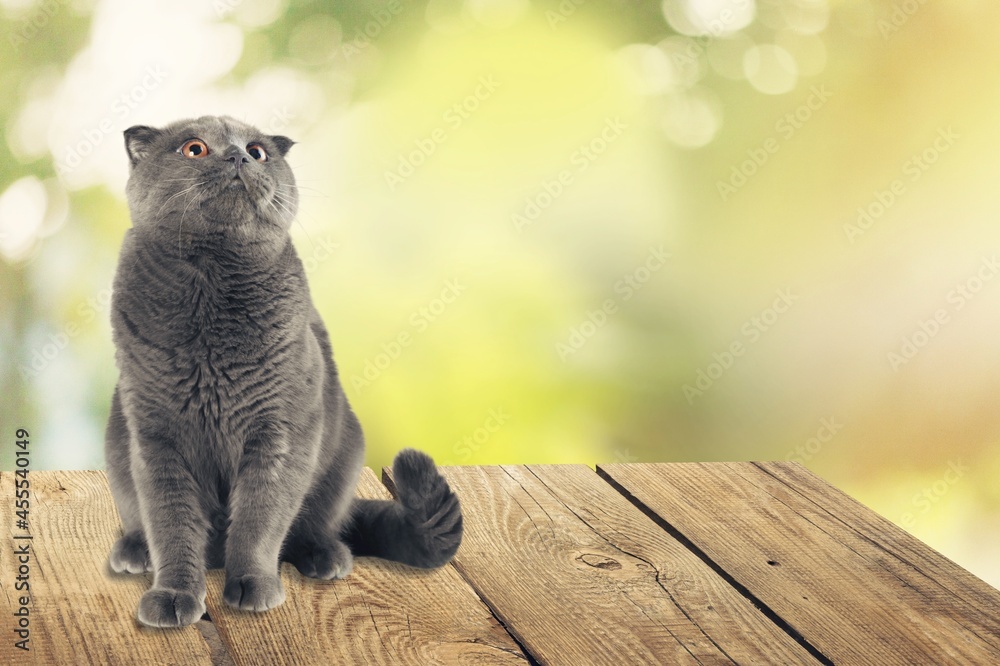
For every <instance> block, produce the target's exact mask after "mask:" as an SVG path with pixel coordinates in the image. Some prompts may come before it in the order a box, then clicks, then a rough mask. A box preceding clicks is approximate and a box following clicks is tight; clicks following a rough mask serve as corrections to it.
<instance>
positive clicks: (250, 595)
mask: <svg viewBox="0 0 1000 666" xmlns="http://www.w3.org/2000/svg"><path fill="white" fill-rule="evenodd" d="M222 598H223V599H224V600H225V602H226V603H227V604H229V605H230V606H233V607H235V608H239V609H240V610H250V611H266V610H270V609H271V608H274V607H275V606H280V605H281V604H282V603H283V602H284V601H285V587H284V586H283V585H282V584H281V579H280V578H278V577H277V576H262V575H247V576H234V577H232V578H229V579H227V580H226V587H225V588H224V589H223V590H222Z"/></svg>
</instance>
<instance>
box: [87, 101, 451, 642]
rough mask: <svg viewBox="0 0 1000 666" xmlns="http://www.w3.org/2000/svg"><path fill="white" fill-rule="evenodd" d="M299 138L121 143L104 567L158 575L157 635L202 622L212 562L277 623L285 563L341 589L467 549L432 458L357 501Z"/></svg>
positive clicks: (209, 128)
mask: <svg viewBox="0 0 1000 666" xmlns="http://www.w3.org/2000/svg"><path fill="white" fill-rule="evenodd" d="M292 144H293V142H292V141H291V140H290V139H288V138H286V137H283V136H269V135H267V134H265V133H263V132H261V131H259V130H257V129H255V128H253V127H251V126H249V125H246V124H244V123H241V122H239V121H237V120H234V119H232V118H228V117H212V116H206V117H203V118H198V119H196V120H184V121H179V122H176V123H173V124H171V125H169V126H167V127H165V128H163V129H154V128H151V127H145V126H136V127H132V128H130V129H128V130H126V132H125V146H126V150H127V152H128V156H129V159H130V162H131V167H130V177H129V181H128V185H127V187H126V193H127V197H128V204H129V210H130V213H131V216H132V223H133V226H132V228H131V229H130V230H129V231H128V232H126V235H125V239H124V242H123V244H122V248H121V255H120V258H119V264H118V270H117V273H116V276H115V282H114V296H113V299H112V312H111V320H112V327H113V331H114V342H115V347H116V362H117V365H118V368H119V372H120V375H119V379H118V385H117V387H116V388H115V392H114V397H113V399H112V405H111V414H110V418H109V420H108V427H107V435H106V442H105V444H106V457H107V464H108V480H109V482H110V484H111V490H112V494H113V496H114V500H115V505H116V507H117V509H118V513H119V516H120V517H121V521H122V527H123V536H122V537H121V538H120V539H119V540H118V542H117V543H116V544H115V545H114V548H113V549H112V551H111V556H110V558H109V564H110V566H111V568H112V569H113V570H114V571H115V572H118V573H122V572H130V573H139V572H145V571H152V572H153V574H154V577H153V586H152V588H151V589H149V590H148V591H147V592H146V593H145V594H143V596H142V599H141V600H140V602H139V610H138V619H139V621H140V622H141V623H143V624H145V625H149V626H154V627H177V626H184V625H188V624H191V623H193V622H195V621H196V620H198V619H199V618H200V617H201V616H202V614H203V613H204V611H205V592H206V587H205V570H206V567H208V568H217V567H224V568H225V571H226V583H225V589H224V592H223V597H224V599H225V601H226V603H228V604H230V605H232V606H235V607H237V608H241V609H245V610H254V611H264V610H267V609H270V608H273V607H275V606H277V605H279V604H280V603H282V601H284V599H285V592H284V588H283V586H282V583H281V579H280V578H279V576H278V570H279V565H280V562H281V561H288V562H291V563H292V564H294V565H295V567H296V568H298V570H299V571H300V572H301V573H302V574H303V575H305V576H310V577H313V578H321V579H333V578H342V577H344V576H346V575H347V574H348V573H350V571H351V567H352V562H353V556H355V555H371V556H376V557H382V558H386V559H390V560H394V561H397V562H403V563H405V564H408V565H411V566H415V567H425V568H431V567H438V566H441V565H443V564H445V563H446V562H447V561H448V560H449V559H451V557H452V556H453V555H454V554H455V552H456V550H457V549H458V546H459V543H460V542H461V538H462V513H461V508H460V506H459V502H458V498H457V497H456V496H455V494H454V493H453V492H452V490H451V489H450V488H449V486H448V484H447V482H446V481H445V480H444V478H443V477H442V476H441V475H440V474H439V473H438V471H437V469H436V467H435V466H434V462H433V461H432V460H431V459H430V457H428V456H427V455H425V454H423V453H420V452H417V451H414V450H412V449H406V450H403V451H401V452H400V453H399V454H398V455H397V456H396V459H395V460H394V461H393V471H394V473H395V480H396V487H397V495H398V498H399V501H398V502H395V501H390V500H365V499H358V498H355V497H354V490H355V487H356V484H357V479H358V475H359V473H360V470H361V467H362V465H363V459H364V453H363V452H364V439H363V436H362V432H361V426H360V425H359V423H358V419H357V417H356V416H355V415H354V412H353V411H352V410H351V407H350V406H349V405H348V403H347V397H346V396H345V394H344V391H343V388H342V387H341V384H340V380H339V377H338V374H337V367H336V365H335V364H334V362H333V356H332V351H331V348H330V340H329V336H328V335H327V332H326V329H325V327H324V326H323V322H322V321H321V320H320V316H319V314H318V312H317V311H316V308H315V307H314V306H313V304H312V302H311V299H310V295H309V288H308V285H307V283H306V276H305V273H304V271H303V267H302V262H301V261H300V260H299V257H298V255H297V254H296V252H295V249H294V248H293V246H292V242H291V239H290V237H289V234H288V230H289V227H290V226H291V224H292V221H293V217H294V215H295V212H296V210H297V202H298V195H297V190H296V185H295V179H294V177H293V176H292V171H291V168H290V167H289V165H288V163H287V162H286V161H285V159H284V158H285V155H286V153H287V152H288V150H289V148H291V146H292Z"/></svg>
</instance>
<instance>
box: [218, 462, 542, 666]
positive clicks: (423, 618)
mask: <svg viewBox="0 0 1000 666" xmlns="http://www.w3.org/2000/svg"><path fill="white" fill-rule="evenodd" d="M358 494H359V495H360V496H362V497H368V498H386V499H388V498H389V497H390V495H389V493H388V491H387V490H386V489H385V487H384V486H382V484H380V483H379V481H378V479H377V478H376V477H375V475H374V474H373V473H372V471H371V470H370V469H368V468H365V470H363V473H362V476H361V481H360V483H359V485H358ZM281 575H282V581H283V583H284V585H285V592H286V597H287V598H286V600H285V603H284V604H282V605H281V606H278V607H277V608H274V609H272V610H270V611H267V612H266V613H260V614H257V613H248V612H244V611H238V610H234V609H232V608H230V607H229V606H227V605H225V603H224V602H223V601H222V586H223V581H224V576H223V572H222V571H213V572H210V576H209V592H208V601H207V604H208V607H209V611H208V612H209V615H210V616H211V617H212V620H213V622H214V624H215V626H216V628H217V630H218V632H219V636H220V638H221V639H222V641H223V643H225V645H226V646H227V648H228V650H229V654H230V656H231V657H232V658H233V661H234V663H236V664H269V665H271V664H274V665H279V664H289V665H291V664H295V665H296V666H297V665H299V664H415V665H425V664H526V663H527V660H526V659H525V657H524V655H523V654H522V653H521V651H520V649H519V648H518V647H517V644H516V643H515V642H514V641H513V640H512V639H511V637H510V636H509V635H508V634H507V633H506V632H505V631H504V630H503V627H501V626H500V624H499V623H498V622H497V621H496V619H495V618H494V617H493V616H492V615H491V614H490V611H489V609H488V608H487V607H486V606H485V605H483V603H482V602H481V601H480V600H479V599H478V598H477V597H476V594H475V593H474V592H473V591H472V589H471V588H470V587H469V586H468V584H467V583H465V581H463V580H462V578H461V576H459V575H458V572H456V571H455V569H454V568H453V567H451V566H450V565H449V566H446V567H443V568H441V569H437V570H433V571H420V570H416V569H412V568H410V567H406V566H403V565H399V564H394V563H390V562H384V561H382V560H377V559H374V558H358V559H357V560H356V561H355V564H354V570H353V572H352V573H351V574H350V575H349V576H348V577H347V578H345V579H343V580H337V581H319V580H314V579H311V578H305V577H303V576H302V575H301V574H299V573H298V571H296V570H295V568H294V567H292V566H291V565H289V564H283V565H282V572H281Z"/></svg>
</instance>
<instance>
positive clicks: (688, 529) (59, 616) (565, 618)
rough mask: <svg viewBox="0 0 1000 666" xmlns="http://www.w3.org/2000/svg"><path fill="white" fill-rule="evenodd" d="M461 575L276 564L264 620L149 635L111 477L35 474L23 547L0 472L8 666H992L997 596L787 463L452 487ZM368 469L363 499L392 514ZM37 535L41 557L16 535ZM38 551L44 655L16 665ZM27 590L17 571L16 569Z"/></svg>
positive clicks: (33, 611) (2, 633)
mask: <svg viewBox="0 0 1000 666" xmlns="http://www.w3.org/2000/svg"><path fill="white" fill-rule="evenodd" d="M442 470H443V473H444V475H445V476H446V477H447V479H448V481H449V483H451V484H452V487H453V488H454V489H455V491H456V493H457V494H458V496H459V498H460V500H461V502H462V507H463V511H464V514H465V530H466V531H465V538H464V541H463V543H462V547H461V548H460V549H459V551H458V554H457V555H456V557H455V560H454V562H453V563H452V564H450V565H448V566H446V567H444V568H441V569H438V570H435V571H418V570H414V569H410V568H407V567H405V566H402V565H396V564H392V563H386V562H382V561H379V560H374V559H369V558H359V559H358V561H357V562H356V564H355V567H354V571H353V573H352V574H351V575H350V576H348V577H347V578H346V579H344V580H339V581H315V580H312V579H306V578H303V577H302V576H300V575H299V573H298V572H297V571H295V569H294V568H292V567H291V566H290V565H287V564H285V565H283V568H282V577H283V580H284V584H285V589H286V592H287V600H286V601H285V603H284V604H283V605H281V606H279V607H278V608H275V609H272V610H270V611H268V612H266V613H261V614H257V613H248V612H242V611H237V610H234V609H232V608H230V607H228V606H226V605H225V604H224V603H223V602H222V583H223V578H222V576H223V573H222V572H221V571H212V572H210V574H209V584H208V598H207V600H206V604H207V606H208V613H207V617H206V618H203V619H202V620H201V621H200V622H199V623H197V624H196V625H195V626H193V627H187V628H184V629H166V630H164V629H149V628H146V627H142V626H140V625H139V624H138V622H137V621H136V619H135V612H136V607H137V604H138V602H139V597H140V596H141V595H142V593H143V592H144V591H145V590H146V589H147V588H148V587H149V585H150V583H151V575H148V574H147V575H135V576H129V575H115V574H112V573H110V572H109V570H108V568H107V564H106V562H107V556H108V553H109V551H110V549H111V545H112V544H113V543H114V541H115V539H117V538H118V536H119V535H120V534H121V528H120V526H119V523H118V517H117V514H116V512H115V510H114V504H113V502H112V499H111V494H110V491H109V489H108V484H107V480H106V477H105V475H104V473H103V472H98V471H87V472H31V473H30V475H29V479H30V482H31V496H30V502H31V503H30V516H29V525H28V530H24V529H23V528H22V527H19V526H18V525H17V522H16V521H17V516H16V515H15V507H14V501H15V500H14V492H15V491H14V474H13V473H11V472H3V473H2V479H0V481H2V483H0V489H2V495H3V502H4V508H3V510H2V515H3V519H2V520H3V532H2V533H3V535H4V538H5V539H6V540H7V543H6V544H4V546H3V547H2V548H0V564H2V567H0V572H2V575H0V589H2V590H3V595H2V596H3V601H4V604H5V607H4V608H3V610H2V617H3V618H4V619H3V620H0V637H2V638H0V641H2V642H0V663H2V664H22V663H23V664H30V663H38V664H85V663H93V664H147V663H148V664H268V665H270V664H296V665H299V664H351V663H358V664H416V665H421V666H424V665H427V664H531V663H540V664H569V665H572V666H587V665H589V664H615V665H619V664H688V663H712V664H720V663H734V662H735V663H739V664H770V663H774V664H799V663H807V664H815V663H824V664H829V663H836V664H879V665H881V664H907V665H909V664H951V663H954V664H1000V592H998V591H997V590H996V589H994V588H993V587H991V586H989V585H987V584H986V583H985V582H983V581H981V580H980V579H978V578H976V577H975V576H973V575H972V574H970V573H969V572H967V571H965V570H964V569H962V568H961V567H959V566H958V565H956V564H955V563H953V562H951V561H950V560H948V559H946V558H945V557H943V556H942V555H940V554H939V553H937V552H936V551H934V550H932V549H931V548H930V547H928V546H927V545H925V544H923V543H922V542H920V541H919V540H917V539H915V538H914V537H912V536H910V535H909V534H907V533H906V532H904V531H903V530H901V529H900V528H898V527H896V526H895V525H893V524H892V523H890V522H889V521H887V520H885V519H884V518H882V517H880V516H878V515H877V514H875V513H873V512H872V511H870V510H869V509H867V508H865V507H864V506H862V505H861V504H859V503H858V502H856V501H854V500H853V499H851V498H850V497H848V496H847V495H845V494H843V493H841V492H840V491H838V490H837V489H835V488H833V487H832V486H830V485H829V484H827V483H826V482H824V481H823V480H821V479H820V478H818V477H816V476H815V475H813V474H812V473H810V472H809V471H807V470H806V469H805V468H804V467H802V466H801V465H798V464H795V463H774V462H770V463H639V464H610V465H598V466H597V469H596V471H595V470H593V469H591V468H589V467H586V466H584V465H525V466H520V465H514V466H486V467H445V468H442ZM383 478H384V481H385V484H384V485H383V483H380V482H379V480H378V478H377V477H376V476H375V474H374V473H373V472H372V471H371V470H369V469H365V470H364V474H363V475H362V479H361V483H360V486H359V488H358V494H359V495H361V496H364V497H390V496H391V495H390V490H391V489H392V478H391V473H390V472H389V471H388V470H386V472H385V473H384V477H383ZM29 533H30V534H31V539H23V538H21V539H17V538H15V537H17V536H22V537H23V536H25V535H26V534H29ZM25 542H28V543H30V548H29V550H30V557H29V561H28V564H27V566H28V569H29V570H28V579H29V580H30V595H31V601H30V603H29V604H28V608H29V610H30V620H29V622H30V627H29V630H30V642H29V643H28V645H29V647H30V651H28V652H25V651H23V650H20V649H18V648H17V647H15V641H17V640H19V638H18V637H17V635H16V633H15V632H14V630H15V629H17V622H18V619H19V618H18V617H17V616H15V615H14V613H15V612H17V611H18V609H19V608H20V604H21V602H20V596H21V595H24V594H25V592H23V591H18V589H17V588H16V581H17V580H18V578H17V572H18V571H19V567H20V566H21V564H20V563H19V561H18V557H19V556H18V555H16V554H15V552H16V549H18V548H23V547H24V546H23V544H24V543H25ZM22 571H23V570H22Z"/></svg>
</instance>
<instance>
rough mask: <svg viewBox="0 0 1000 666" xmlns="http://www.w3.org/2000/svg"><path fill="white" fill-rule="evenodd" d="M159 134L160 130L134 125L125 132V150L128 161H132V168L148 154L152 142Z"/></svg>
mask: <svg viewBox="0 0 1000 666" xmlns="http://www.w3.org/2000/svg"><path fill="white" fill-rule="evenodd" d="M161 133H162V131H161V130H158V129H156V128H155V127H148V126H146V125H135V126H133V127H129V128H128V129H127V130H125V150H126V152H128V158H129V160H131V161H132V166H135V165H136V164H138V163H139V161H140V160H142V159H143V158H144V157H146V155H148V154H149V150H150V148H151V146H152V145H153V142H154V141H156V139H157V137H159V136H160V134H161Z"/></svg>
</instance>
